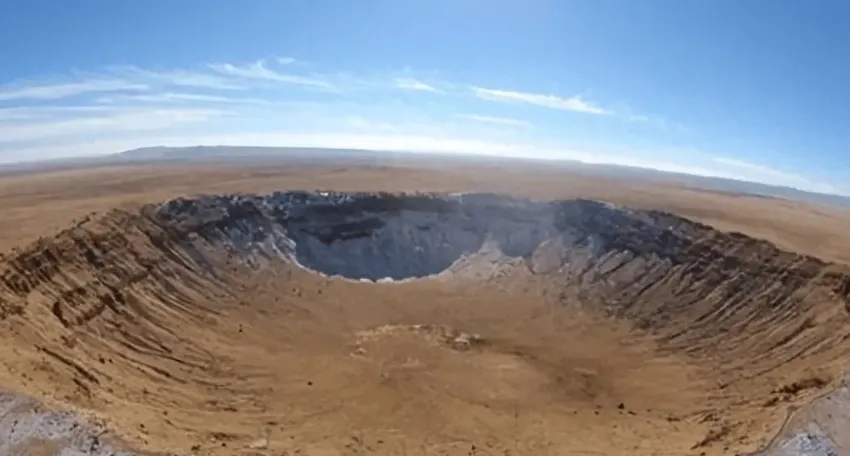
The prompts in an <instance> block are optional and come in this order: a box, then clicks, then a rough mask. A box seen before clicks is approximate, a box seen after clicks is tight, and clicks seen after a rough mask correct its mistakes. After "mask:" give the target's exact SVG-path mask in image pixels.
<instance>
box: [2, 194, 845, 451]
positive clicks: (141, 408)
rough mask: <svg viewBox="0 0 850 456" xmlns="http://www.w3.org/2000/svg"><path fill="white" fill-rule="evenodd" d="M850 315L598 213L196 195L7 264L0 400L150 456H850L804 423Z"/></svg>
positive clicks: (727, 251) (644, 223)
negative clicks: (93, 428)
mask: <svg viewBox="0 0 850 456" xmlns="http://www.w3.org/2000/svg"><path fill="white" fill-rule="evenodd" d="M386 279H391V280H386ZM375 281H378V282H388V283H372V282H375ZM364 282H365V283H364ZM848 301H850V275H848V273H847V270H846V268H845V267H843V266H840V265H835V264H831V263H828V262H825V261H822V260H819V259H816V258H813V257H809V256H804V255H798V254H795V253H791V252H787V251H783V250H780V249H778V248H777V247H775V246H774V245H772V244H770V243H768V242H765V241H759V240H755V239H752V238H749V237H747V236H744V235H742V234H738V233H724V232H720V231H717V230H714V229H713V228H711V227H709V226H706V225H702V224H699V223H695V222H692V221H689V220H687V219H684V218H681V217H677V216H674V215H671V214H667V213H662V212H657V211H639V210H632V209H628V208H623V207H618V206H615V205H612V204H607V203H602V202H595V201H585V200H566V201H532V200H525V199H517V198H511V197H507V196H500V195H493V194H454V195H449V194H415V195H401V194H369V193H331V192H318V193H313V192H277V193H271V194H267V195H235V194H226V195H219V196H204V197H197V198H183V199H177V200H172V201H169V202H166V203H163V204H157V205H151V206H147V207H144V208H142V209H141V210H139V211H125V210H115V211H112V212H110V213H108V214H104V215H100V216H95V217H87V218H85V219H82V220H79V221H78V222H77V223H76V224H75V225H74V226H72V227H69V228H68V229H66V230H65V231H63V232H62V233H60V234H59V235H57V236H55V237H53V238H45V239H41V240H39V241H38V242H35V243H33V244H31V245H29V246H27V247H26V248H24V249H21V250H19V251H17V252H15V253H14V254H12V255H10V256H7V257H5V258H4V259H3V263H2V266H0V324H2V326H3V331H2V334H3V335H2V337H3V338H4V339H3V344H2V347H0V353H2V355H3V359H4V360H9V362H8V363H6V364H4V365H3V366H2V368H0V381H4V382H6V383H4V384H8V385H11V386H10V389H12V390H19V391H27V392H28V393H30V394H32V395H34V396H35V397H36V398H38V399H41V400H44V401H47V402H49V403H50V404H53V405H54V406H56V407H66V408H68V409H72V410H78V411H80V412H81V413H85V414H88V415H92V416H94V417H95V418H97V419H99V420H102V422H103V427H104V429H106V430H108V431H110V433H111V434H112V435H114V436H115V443H114V444H115V445H118V446H123V447H126V448H127V449H128V450H132V451H145V452H153V453H178V454H209V455H219V454H220V455H231V454H269V455H272V454H274V455H279V454H328V455H330V454H352V453H363V454H405V453H406V452H419V453H423V454H606V455H618V454H620V455H633V454H647V455H650V454H653V455H677V456H678V455H682V454H694V455H699V454H707V455H709V454H718V455H720V454H724V455H725V454H736V453H738V454H746V453H749V452H755V451H758V450H760V449H767V451H768V453H764V454H782V455H784V454H818V455H819V454H841V453H840V451H843V450H844V447H843V446H842V445H845V443H843V440H841V438H842V436H841V435H839V434H840V432H839V431H836V430H835V429H838V428H839V427H837V426H835V422H831V423H832V425H829V424H828V423H827V424H824V423H825V422H823V421H819V422H818V423H820V424H819V426H820V427H819V428H818V429H819V431H818V432H815V431H814V430H813V428H812V427H811V426H810V425H813V423H815V422H814V421H812V420H808V421H806V419H804V418H799V417H802V416H803V415H804V412H805V411H806V410H812V409H811V407H812V406H811V405H807V404H809V403H810V401H812V400H813V399H816V398H819V397H820V396H821V395H823V394H826V393H827V392H829V391H831V390H832V388H833V387H834V386H835V385H837V384H838V382H839V380H840V373H841V367H842V364H843V361H844V360H845V359H847V358H846V357H847V354H848V349H850V345H848V343H847V340H850V325H848V323H850V322H848V316H847V306H848ZM841 391H842V390H840V389H838V390H836V391H835V392H834V393H833V396H831V397H833V398H835V397H838V396H840V394H841V393H840V392H841ZM819 400H821V401H823V400H824V399H822V398H821V399H819ZM816 403H818V404H823V402H812V404H816ZM830 403H832V404H835V403H836V402H835V400H832V402H830ZM841 407H842V406H838V408H839V409H842V408H841ZM789 410H799V411H800V412H799V413H798V414H795V415H793V416H792V417H791V418H788V417H789V415H788V411H789ZM819 410H823V409H819ZM842 410H843V409H842ZM824 413H827V412H824ZM827 414H835V413H834V412H828V413H827ZM822 415H823V414H821V415H819V416H822ZM0 418H2V417H0ZM800 420H802V421H800ZM0 423H2V421H0ZM799 423H802V424H799ZM783 426H785V427H784V429H785V432H784V433H780V430H781V429H783ZM807 426H808V427H807ZM0 435H3V434H2V431H0ZM811 436H814V437H811ZM810 437H811V438H810ZM795 439H796V440H795ZM42 440H44V439H42ZM47 440H50V439H49V438H47ZM119 442H120V445H119ZM795 442H796V443H795ZM800 442H803V443H800ZM812 442H814V443H812ZM804 444H805V445H809V446H808V447H806V448H810V447H811V448H816V450H812V452H810V453H805V452H801V451H803V450H799V451H797V450H794V451H797V452H796V453H788V452H787V451H786V450H787V449H788V448H791V446H793V445H798V447H800V445H804ZM789 445H791V446H789ZM794 448H797V447H794ZM800 448H802V447H800ZM2 450H3V447H2V446H0V454H3V453H2ZM771 451H773V452H775V451H779V452H775V453H770V452H771ZM781 451H786V452H785V453H782V452H781ZM788 451H790V450H788ZM805 451H809V450H805ZM817 451H820V452H817ZM830 451H832V452H833V453H830ZM10 454H11V453H10ZM69 454H72V453H69Z"/></svg>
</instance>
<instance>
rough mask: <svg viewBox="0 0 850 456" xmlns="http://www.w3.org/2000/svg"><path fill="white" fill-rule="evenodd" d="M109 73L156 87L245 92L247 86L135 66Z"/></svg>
mask: <svg viewBox="0 0 850 456" xmlns="http://www.w3.org/2000/svg"><path fill="white" fill-rule="evenodd" d="M109 71H110V72H111V73H112V74H114V75H116V76H118V77H121V78H126V79H131V80H141V81H144V82H145V83H147V84H149V85H154V86H157V85H159V86H162V85H165V86H177V87H193V88H199V89H213V90H245V88H246V87H245V86H244V85H242V84H239V83H238V82H237V81H234V80H233V79H231V78H227V77H223V76H220V75H217V74H214V73H209V72H203V71H195V70H186V69H170V70H158V71H154V70H146V69H143V68H139V67H135V66H117V67H110V68H109Z"/></svg>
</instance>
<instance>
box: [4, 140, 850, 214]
mask: <svg viewBox="0 0 850 456" xmlns="http://www.w3.org/2000/svg"><path fill="white" fill-rule="evenodd" d="M145 162H189V163H191V162H207V163H210V162H217V163H254V164H257V163H293V164H327V163H329V162H331V163H337V164H371V165H387V164H392V165H417V164H434V163H435V162H438V163H439V162H442V163H446V162H448V163H456V164H463V163H466V164H475V163H480V164H492V165H496V164H498V165H504V164H505V162H524V163H540V160H530V159H521V158H505V157H490V156H482V155H462V154H446V153H414V152H386V151H373V150H360V149H321V148H307V147H241V146H195V147H164V146H160V147H145V148H141V149H133V150H128V151H124V152H119V153H116V154H111V155H104V156H98V157H78V158H68V159H57V160H49V161H41V162H29V163H18V164H9V165H0V172H27V171H37V170H41V169H45V168H53V169H56V168H73V167H80V166H93V165H120V164H132V163H145ZM545 163H546V166H547V167H549V168H550V169H551V167H555V166H558V167H562V168H564V169H565V170H570V171H573V172H578V173H581V174H584V175H589V176H599V177H613V178H622V179H640V180H645V181H654V182H664V183H675V184H679V185H684V186H688V187H693V188H698V189H702V190H708V191H716V192H723V193H732V194H747V195H755V196H762V197H769V198H781V199H787V200H794V201H802V202H808V203H814V204H825V205H830V206H841V207H845V208H850V197H845V196H839V195H829V194H823V193H815V192H807V191H803V190H797V189H794V188H790V187H781V186H776V185H766V184H759V183H755V182H746V181H739V180H734V179H725V178H717V177H705V176H695V175H691V174H683V173H671V172H665V171H657V170H653V169H647V168H636V167H630V166H620V165H599V164H588V163H583V162H578V161H570V160H558V161H546V162H545Z"/></svg>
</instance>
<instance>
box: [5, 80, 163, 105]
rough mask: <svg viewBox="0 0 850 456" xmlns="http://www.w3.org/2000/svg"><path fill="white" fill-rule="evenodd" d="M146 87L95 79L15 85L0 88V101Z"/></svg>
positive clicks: (132, 89)
mask: <svg viewBox="0 0 850 456" xmlns="http://www.w3.org/2000/svg"><path fill="white" fill-rule="evenodd" d="M147 89H148V86H147V85H145V84H140V83H136V82H128V81H123V80H119V79H95V80H90V81H82V82H68V83H63V84H44V85H42V84H36V83H17V84H14V85H3V86H0V100H3V101H10V100H27V99H29V100H53V99H58V98H65V97H70V96H74V95H80V94H87V93H93V92H122V91H141V90H147Z"/></svg>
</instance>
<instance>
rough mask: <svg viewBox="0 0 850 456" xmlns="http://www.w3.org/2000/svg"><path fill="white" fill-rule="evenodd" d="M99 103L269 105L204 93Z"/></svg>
mask: <svg viewBox="0 0 850 456" xmlns="http://www.w3.org/2000/svg"><path fill="white" fill-rule="evenodd" d="M96 101H97V102H98V103H110V104H114V103H122V102H125V103H126V102H133V101H141V102H146V103H168V102H198V103H220V104H221V103H237V104H267V103H269V102H268V101H266V100H262V99H259V98H242V97H230V96H225V95H211V94H204V93H186V92H164V93H155V94H143V95H124V96H118V97H101V98H98V99H97V100H96Z"/></svg>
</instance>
